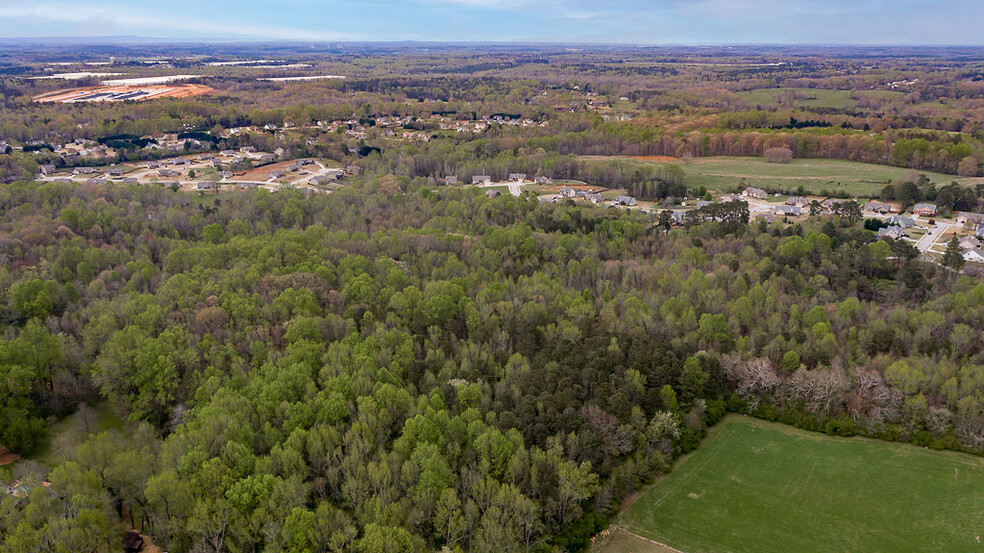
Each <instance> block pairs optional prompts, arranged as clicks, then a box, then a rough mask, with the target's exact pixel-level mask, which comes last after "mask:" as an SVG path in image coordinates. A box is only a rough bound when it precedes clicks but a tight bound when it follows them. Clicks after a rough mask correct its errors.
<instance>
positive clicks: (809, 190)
mask: <svg viewBox="0 0 984 553" xmlns="http://www.w3.org/2000/svg"><path fill="white" fill-rule="evenodd" d="M583 159H586V160H589V161H590V160H596V161H597V160H606V159H627V160H631V161H633V162H635V163H661V162H658V161H651V160H650V159H648V158H645V157H642V158H631V157H602V156H590V157H589V156H585V157H583ZM679 165H680V167H682V168H683V171H684V173H685V177H684V183H685V184H686V185H687V186H688V187H691V188H693V187H698V186H703V187H705V188H708V189H711V190H723V191H732V190H733V191H737V190H739V189H740V188H743V186H740V185H739V183H740V182H741V180H742V179H744V186H755V187H758V188H763V189H765V190H776V191H788V192H796V191H797V189H798V188H799V187H800V186H802V187H803V193H806V194H812V195H827V194H824V192H829V193H830V195H835V194H838V193H843V194H847V195H849V196H861V197H871V196H876V195H877V194H878V192H879V191H880V190H881V189H882V188H884V187H885V185H886V184H888V183H889V182H891V181H893V180H899V179H902V178H904V177H905V176H906V174H907V173H908V172H909V171H911V169H907V168H905V167H893V166H889V165H875V164H870V163H858V162H854V161H841V160H836V159H802V158H797V159H794V160H793V161H792V162H791V163H786V164H782V163H768V162H766V161H765V160H764V159H762V158H758V157H704V158H697V159H693V160H691V161H689V162H680V163H679ZM920 173H923V174H925V175H926V176H928V177H929V178H930V179H931V180H932V181H933V182H935V183H937V184H938V185H943V184H949V183H950V182H953V181H956V182H958V183H961V184H965V185H969V184H974V183H976V182H980V181H981V180H982V179H980V178H960V177H957V176H955V175H945V174H943V173H934V172H932V171H920Z"/></svg>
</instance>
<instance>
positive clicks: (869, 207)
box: [862, 201, 892, 215]
mask: <svg viewBox="0 0 984 553" xmlns="http://www.w3.org/2000/svg"><path fill="white" fill-rule="evenodd" d="M862 209H864V210H865V211H870V212H872V213H881V214H883V215H884V214H885V213H889V212H891V211H892V206H890V205H888V204H885V203H882V202H876V201H870V202H868V203H866V204H864V207H863V208H862Z"/></svg>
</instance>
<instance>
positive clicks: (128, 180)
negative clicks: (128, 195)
mask: <svg viewBox="0 0 984 553" xmlns="http://www.w3.org/2000/svg"><path fill="white" fill-rule="evenodd" d="M139 183H140V181H138V180H137V179H136V178H134V177H124V178H123V184H139Z"/></svg>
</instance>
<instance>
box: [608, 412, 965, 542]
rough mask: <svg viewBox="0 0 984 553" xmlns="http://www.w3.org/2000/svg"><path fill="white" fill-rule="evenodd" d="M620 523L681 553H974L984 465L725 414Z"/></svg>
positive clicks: (953, 455) (955, 455) (952, 455)
mask: <svg viewBox="0 0 984 553" xmlns="http://www.w3.org/2000/svg"><path fill="white" fill-rule="evenodd" d="M619 523H620V525H621V526H622V527H623V528H625V529H627V530H628V531H630V532H632V533H634V534H637V535H639V536H642V537H645V538H649V539H653V540H656V541H659V542H661V543H665V544H667V545H669V546H671V547H673V548H676V549H679V550H682V551H685V552H686V553H701V552H703V553H719V552H756V553H766V552H770V551H775V552H787V551H796V552H803V553H810V552H816V553H828V552H830V551H909V552H917V551H927V552H931V551H932V552H935V551H975V550H980V549H982V548H984V545H981V544H980V537H981V535H982V534H984V459H980V458H977V457H973V456H970V455H963V454H958V453H952V452H941V451H931V450H926V449H921V448H918V447H915V446H912V445H908V444H900V443H889V442H881V441H875V440H869V439H863V438H840V437H830V436H826V435H823V434H817V433H811V432H806V431H803V430H799V429H796V428H793V427H789V426H785V425H780V424H778V423H770V422H766V421H761V420H757V419H750V418H746V417H739V416H729V417H727V418H725V420H723V421H722V422H721V423H720V424H719V425H718V426H716V427H715V428H714V429H712V430H711V432H710V434H709V436H708V438H707V439H706V440H705V442H704V443H703V444H701V446H700V448H699V449H698V450H697V451H695V452H694V453H693V454H691V455H690V456H687V457H685V458H684V459H683V460H681V461H680V462H679V463H678V465H677V466H676V468H675V469H674V471H673V472H672V473H670V474H669V475H667V476H666V477H665V478H663V479H662V480H660V481H659V482H657V483H656V484H655V485H653V486H652V487H651V488H650V489H649V490H647V491H646V492H645V493H644V494H643V495H642V496H641V497H639V498H638V500H637V501H635V502H634V503H633V504H631V505H630V506H629V507H628V508H627V509H626V510H625V512H624V513H623V514H622V516H621V519H620V521H619ZM605 551H606V553H607V552H608V550H605ZM611 552H612V553H616V551H615V550H611Z"/></svg>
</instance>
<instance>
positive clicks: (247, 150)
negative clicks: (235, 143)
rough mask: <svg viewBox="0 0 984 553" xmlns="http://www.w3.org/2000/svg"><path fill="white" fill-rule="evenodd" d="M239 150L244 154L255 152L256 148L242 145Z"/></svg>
mask: <svg viewBox="0 0 984 553" xmlns="http://www.w3.org/2000/svg"><path fill="white" fill-rule="evenodd" d="M239 151H240V152H242V153H244V154H255V153H256V148H255V147H253V146H243V147H242V148H239Z"/></svg>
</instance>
